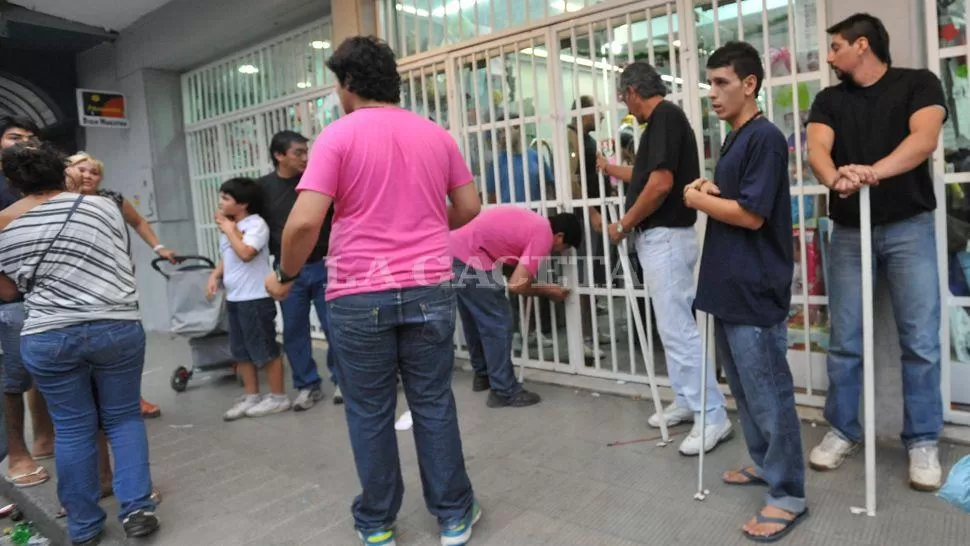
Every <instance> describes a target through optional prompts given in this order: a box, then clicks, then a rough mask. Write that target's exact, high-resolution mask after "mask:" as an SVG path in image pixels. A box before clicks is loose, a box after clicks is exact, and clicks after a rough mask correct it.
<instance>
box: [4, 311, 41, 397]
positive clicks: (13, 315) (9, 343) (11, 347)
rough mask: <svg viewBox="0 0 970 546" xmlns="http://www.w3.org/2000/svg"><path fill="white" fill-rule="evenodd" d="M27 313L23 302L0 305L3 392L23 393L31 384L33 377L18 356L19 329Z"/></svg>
mask: <svg viewBox="0 0 970 546" xmlns="http://www.w3.org/2000/svg"><path fill="white" fill-rule="evenodd" d="M26 317H27V313H26V311H25V310H24V303H23V302H19V301H18V302H13V303H5V304H2V305H0V347H2V348H3V392H4V394H23V393H25V392H27V391H29V390H30V387H31V386H33V384H34V382H33V378H31V376H30V373H29V372H28V371H27V368H25V367H24V360H23V358H22V357H21V356H20V331H21V330H23V328H24V319H25V318H26Z"/></svg>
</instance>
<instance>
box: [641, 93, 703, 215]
mask: <svg viewBox="0 0 970 546" xmlns="http://www.w3.org/2000/svg"><path fill="white" fill-rule="evenodd" d="M657 169H666V170H668V171H670V172H672V173H673V174H674V186H673V187H672V188H671V189H670V193H668V194H667V197H665V198H664V202H663V203H661V204H660V207H659V208H658V209H657V210H656V211H654V213H653V214H651V215H650V216H648V217H647V218H646V219H645V220H644V221H643V222H641V223H640V225H639V226H638V227H639V228H640V229H650V228H655V227H690V226H693V225H694V223H695V222H696V221H697V211H695V210H694V209H690V208H687V206H686V205H684V200H683V199H682V198H681V195H682V194H683V192H684V187H686V186H687V185H688V184H690V183H691V182H693V181H694V180H697V179H698V178H699V177H700V166H699V165H698V162H697V141H696V140H695V139H694V131H693V130H692V129H691V127H690V122H688V121H687V116H686V115H685V114H684V111H683V110H681V109H680V108H679V107H678V106H677V105H676V104H674V103H672V102H668V101H663V102H661V103H660V104H658V105H657V107H656V108H655V109H654V110H653V113H652V114H650V118H649V119H648V120H647V129H646V131H644V132H643V135H641V136H640V149H638V150H637V157H636V159H635V160H634V162H633V176H632V178H631V179H630V191H629V193H627V196H626V208H627V209H630V207H632V206H633V203H635V202H636V200H637V197H639V196H640V192H642V191H643V188H645V187H646V185H647V180H649V179H650V173H652V172H653V171H655V170H657Z"/></svg>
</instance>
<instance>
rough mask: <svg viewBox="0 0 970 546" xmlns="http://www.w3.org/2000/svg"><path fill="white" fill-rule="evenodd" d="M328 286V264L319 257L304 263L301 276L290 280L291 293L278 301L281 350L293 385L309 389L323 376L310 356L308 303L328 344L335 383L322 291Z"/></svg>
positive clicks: (328, 322)
mask: <svg viewBox="0 0 970 546" xmlns="http://www.w3.org/2000/svg"><path fill="white" fill-rule="evenodd" d="M326 290H327V264H326V262H325V261H323V260H321V261H319V262H312V263H308V264H306V265H304V266H303V267H302V268H301V269H300V276H299V277H297V279H296V280H295V281H293V286H292V287H290V295H289V296H287V297H286V299H285V300H283V301H282V302H280V308H281V309H282V311H283V351H285V352H286V358H287V360H289V362H290V371H291V372H292V373H293V388H295V389H312V388H314V387H319V386H320V383H321V382H322V380H321V379H320V374H319V372H317V363H316V361H314V360H313V346H312V344H311V341H310V304H313V307H314V308H315V309H316V310H317V318H318V319H320V327H321V328H322V329H323V333H324V335H326V336H327V342H328V343H329V345H330V347H329V348H328V349H327V369H328V370H330V379H332V380H333V382H334V384H336V383H337V369H336V356H335V355H334V349H333V341H332V340H331V338H330V317H329V312H328V311H327V301H326V299H325V298H324V293H325V292H326Z"/></svg>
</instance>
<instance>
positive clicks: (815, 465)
mask: <svg viewBox="0 0 970 546" xmlns="http://www.w3.org/2000/svg"><path fill="white" fill-rule="evenodd" d="M860 448H861V446H855V447H853V448H852V449H850V450H849V452H848V453H846V454H845V455H843V456H842V457H841V458H840V459H839V460H837V461H835V463H834V464H832V465H822V464H818V463H814V462H812V460H811V454H809V461H808V467H809V468H811V469H812V470H815V471H816V472H828V471H830V470H836V469H837V468H839V467H840V466H842V465H843V464H845V461H846V459H848V458H849V457H851V456H853V455H855V454H856V453H857V452H858V451H859V449H860Z"/></svg>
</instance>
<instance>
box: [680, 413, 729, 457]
mask: <svg viewBox="0 0 970 546" xmlns="http://www.w3.org/2000/svg"><path fill="white" fill-rule="evenodd" d="M733 433H734V427H733V426H731V420H730V419H726V420H725V421H724V422H723V423H721V424H719V425H706V426H704V434H701V422H700V420H698V419H697V418H696V417H695V418H694V428H692V429H691V431H690V434H688V435H687V437H686V438H684V441H683V442H681V443H680V454H681V455H688V456H690V455H699V454H700V452H701V437H703V438H704V453H707V452H708V451H710V450H712V449H714V448H715V447H717V444H719V443H721V442H723V441H724V440H727V439H728V438H730V437H731V435H732V434H733Z"/></svg>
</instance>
